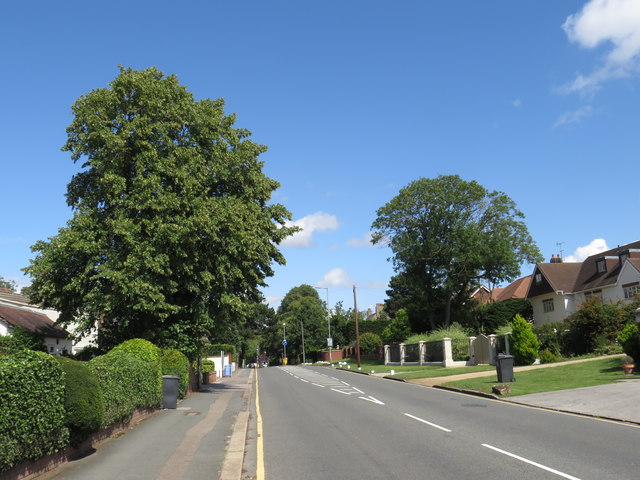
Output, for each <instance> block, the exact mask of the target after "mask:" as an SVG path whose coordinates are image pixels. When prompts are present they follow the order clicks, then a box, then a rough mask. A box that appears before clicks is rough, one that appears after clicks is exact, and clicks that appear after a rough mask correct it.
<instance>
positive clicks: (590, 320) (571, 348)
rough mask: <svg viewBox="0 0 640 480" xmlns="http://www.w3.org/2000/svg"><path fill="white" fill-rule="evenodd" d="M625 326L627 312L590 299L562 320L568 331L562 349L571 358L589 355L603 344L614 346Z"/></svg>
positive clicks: (596, 299) (617, 305)
mask: <svg viewBox="0 0 640 480" xmlns="http://www.w3.org/2000/svg"><path fill="white" fill-rule="evenodd" d="M626 323H627V312H626V309H625V308H623V307H622V304H620V303H614V304H607V305H604V304H603V303H602V302H601V301H600V299H599V298H598V297H595V296H593V297H590V298H588V299H587V300H585V302H584V303H583V304H582V305H581V306H580V309H579V310H578V311H576V312H575V313H573V314H571V315H570V316H569V317H567V319H566V320H565V325H566V328H567V330H568V332H567V333H566V335H565V338H564V347H565V349H566V351H567V353H569V354H573V355H583V354H585V353H592V352H594V351H595V350H596V349H597V348H601V349H602V347H603V346H604V345H605V344H610V343H615V341H616V338H617V336H618V334H619V333H620V332H621V331H622V329H623V328H624V327H625V325H626ZM599 337H602V338H600V339H599Z"/></svg>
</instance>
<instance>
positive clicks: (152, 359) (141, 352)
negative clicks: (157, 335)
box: [111, 338, 162, 405]
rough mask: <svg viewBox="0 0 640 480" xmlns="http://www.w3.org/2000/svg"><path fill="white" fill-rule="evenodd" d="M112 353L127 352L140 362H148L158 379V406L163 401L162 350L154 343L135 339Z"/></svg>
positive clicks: (117, 347) (114, 349)
mask: <svg viewBox="0 0 640 480" xmlns="http://www.w3.org/2000/svg"><path fill="white" fill-rule="evenodd" d="M111 351H115V352H126V353H128V354H129V355H132V356H134V357H136V358H137V359H139V360H142V361H144V362H147V363H148V364H149V366H150V367H151V368H152V370H153V373H152V375H153V376H154V377H155V379H156V395H157V400H156V402H157V404H158V405H159V404H160V403H161V401H162V362H161V358H160V357H161V352H162V351H161V350H160V348H158V347H156V346H155V345H154V344H153V343H151V342H150V341H148V340H143V339H142V338H133V339H131V340H127V341H126V342H122V343H121V344H120V345H118V346H116V347H114V348H113V349H112V350H111Z"/></svg>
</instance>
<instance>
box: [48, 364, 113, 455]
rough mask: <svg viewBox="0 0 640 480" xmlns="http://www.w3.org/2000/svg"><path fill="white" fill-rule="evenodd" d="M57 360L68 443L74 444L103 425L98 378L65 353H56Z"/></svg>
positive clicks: (102, 405) (100, 390)
mask: <svg viewBox="0 0 640 480" xmlns="http://www.w3.org/2000/svg"><path fill="white" fill-rule="evenodd" d="M56 360H57V361H58V363H59V364H60V367H62V370H63V371H64V373H65V376H64V386H65V391H64V408H65V413H66V417H65V418H66V420H65V422H66V425H67V427H68V428H69V434H70V438H71V444H72V445H74V446H77V445H78V444H79V443H80V442H82V441H83V440H84V439H85V438H87V436H88V435H89V434H90V433H92V432H95V431H97V430H99V429H100V426H101V425H102V416H103V414H104V403H103V401H102V389H101V387H100V382H99V381H98V378H97V377H96V375H95V374H94V373H93V372H92V371H91V370H90V369H89V367H87V365H86V364H85V363H83V362H78V361H75V360H71V359H69V358H65V357H56Z"/></svg>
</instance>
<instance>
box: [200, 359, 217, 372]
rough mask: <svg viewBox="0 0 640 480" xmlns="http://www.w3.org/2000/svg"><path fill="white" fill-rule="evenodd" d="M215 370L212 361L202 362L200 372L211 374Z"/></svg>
mask: <svg viewBox="0 0 640 480" xmlns="http://www.w3.org/2000/svg"><path fill="white" fill-rule="evenodd" d="M215 369H216V362H214V361H213V360H202V371H203V372H213V371H214V370H215Z"/></svg>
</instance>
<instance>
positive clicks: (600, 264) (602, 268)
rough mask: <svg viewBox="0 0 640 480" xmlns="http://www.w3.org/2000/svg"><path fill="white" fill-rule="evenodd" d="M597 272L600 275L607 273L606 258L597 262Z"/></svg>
mask: <svg viewBox="0 0 640 480" xmlns="http://www.w3.org/2000/svg"><path fill="white" fill-rule="evenodd" d="M596 270H597V271H598V273H604V272H606V271H607V263H606V262H605V261H604V258H601V259H600V260H597V261H596Z"/></svg>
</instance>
